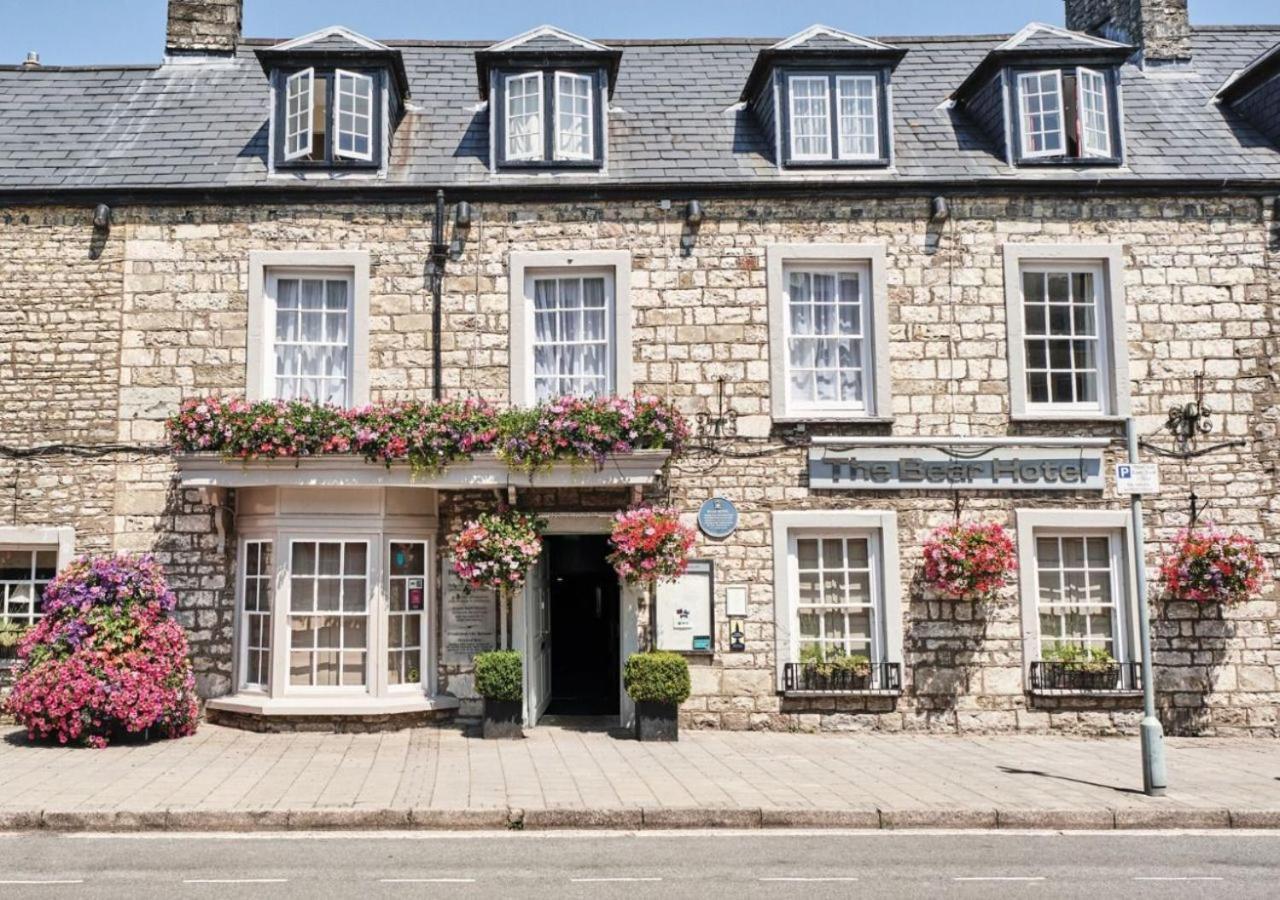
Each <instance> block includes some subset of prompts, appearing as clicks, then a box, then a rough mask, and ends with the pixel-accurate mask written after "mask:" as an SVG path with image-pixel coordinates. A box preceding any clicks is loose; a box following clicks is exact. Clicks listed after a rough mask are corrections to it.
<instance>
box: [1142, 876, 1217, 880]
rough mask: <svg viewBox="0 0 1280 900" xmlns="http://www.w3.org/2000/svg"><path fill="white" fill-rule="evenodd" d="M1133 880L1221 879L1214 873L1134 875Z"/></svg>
mask: <svg viewBox="0 0 1280 900" xmlns="http://www.w3.org/2000/svg"><path fill="white" fill-rule="evenodd" d="M1133 880H1134V881H1221V880H1222V879H1221V878H1219V877H1217V876H1216V875H1135V876H1133Z"/></svg>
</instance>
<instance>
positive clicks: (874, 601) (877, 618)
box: [787, 528, 885, 663]
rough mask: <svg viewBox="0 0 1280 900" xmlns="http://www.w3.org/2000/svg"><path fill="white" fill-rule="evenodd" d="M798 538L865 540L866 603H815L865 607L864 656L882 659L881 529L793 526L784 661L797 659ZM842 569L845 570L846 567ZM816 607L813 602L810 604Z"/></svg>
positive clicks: (789, 542)
mask: <svg viewBox="0 0 1280 900" xmlns="http://www.w3.org/2000/svg"><path fill="white" fill-rule="evenodd" d="M801 540H817V541H819V542H821V541H824V540H840V541H846V540H865V541H866V542H867V565H868V569H869V574H870V579H869V582H870V585H869V587H870V591H871V599H870V602H869V603H866V604H840V603H825V604H818V605H817V606H816V608H821V609H826V608H831V609H845V610H849V609H858V608H865V609H866V610H867V613H868V621H869V623H870V629H871V633H870V634H869V635H868V644H869V646H868V648H867V653H866V655H867V658H868V659H869V660H870V661H871V662H872V663H880V662H884V661H885V659H884V648H885V639H884V565H883V561H882V560H881V558H880V557H881V554H880V531H879V529H865V528H864V529H855V528H844V529H832V528H819V529H805V528H792V529H789V530H788V531H787V590H788V591H789V592H790V593H791V596H792V602H791V607H792V617H793V619H794V621H793V623H792V624H793V627H792V630H791V647H790V651H791V652H790V655H789V656H788V658H787V662H793V663H794V662H800V641H801V635H800V629H799V619H800V614H801V607H802V606H803V604H801V603H800V563H799V542H800V541H801ZM819 562H820V563H821V544H819ZM843 571H848V570H847V569H845V570H843ZM809 606H810V607H815V605H814V604H809Z"/></svg>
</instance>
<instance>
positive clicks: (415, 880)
mask: <svg viewBox="0 0 1280 900" xmlns="http://www.w3.org/2000/svg"><path fill="white" fill-rule="evenodd" d="M378 881H380V882H382V883H383V884H475V883H476V880H475V879H474V878H379V879H378Z"/></svg>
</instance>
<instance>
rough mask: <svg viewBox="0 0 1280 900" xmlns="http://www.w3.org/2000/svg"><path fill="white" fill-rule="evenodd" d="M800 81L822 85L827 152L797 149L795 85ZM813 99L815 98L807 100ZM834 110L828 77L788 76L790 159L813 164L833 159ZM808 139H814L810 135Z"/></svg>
mask: <svg viewBox="0 0 1280 900" xmlns="http://www.w3.org/2000/svg"><path fill="white" fill-rule="evenodd" d="M799 81H809V82H818V83H819V84H821V85H822V97H823V103H824V104H825V108H826V115H825V116H824V117H823V132H822V134H823V140H824V141H826V148H827V149H826V151H825V152H814V153H801V152H799V150H797V149H796V146H797V145H796V141H797V138H798V135H797V134H796V94H795V84H796V82H799ZM806 99H813V98H806ZM832 113H833V110H832V108H831V81H830V79H829V78H828V76H826V75H788V76H787V134H788V141H789V143H790V146H791V156H790V158H791V159H792V160H794V161H799V162H812V161H814V160H822V159H831V158H833V156H834V154H833V153H832V147H831V116H832ZM805 118H806V119H816V118H817V117H816V116H805ZM806 137H812V135H808V136H806Z"/></svg>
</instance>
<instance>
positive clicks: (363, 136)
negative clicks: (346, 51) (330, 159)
mask: <svg viewBox="0 0 1280 900" xmlns="http://www.w3.org/2000/svg"><path fill="white" fill-rule="evenodd" d="M334 77H335V79H336V85H335V88H336V89H335V93H336V100H335V102H336V105H337V107H338V121H337V128H336V133H337V145H336V146H335V147H334V150H333V152H334V154H335V155H337V156H345V157H347V158H349V159H364V160H372V159H373V79H372V78H370V77H369V76H368V75H361V74H359V73H358V72H347V71H345V70H343V69H337V70H336V71H335V72H334Z"/></svg>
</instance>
